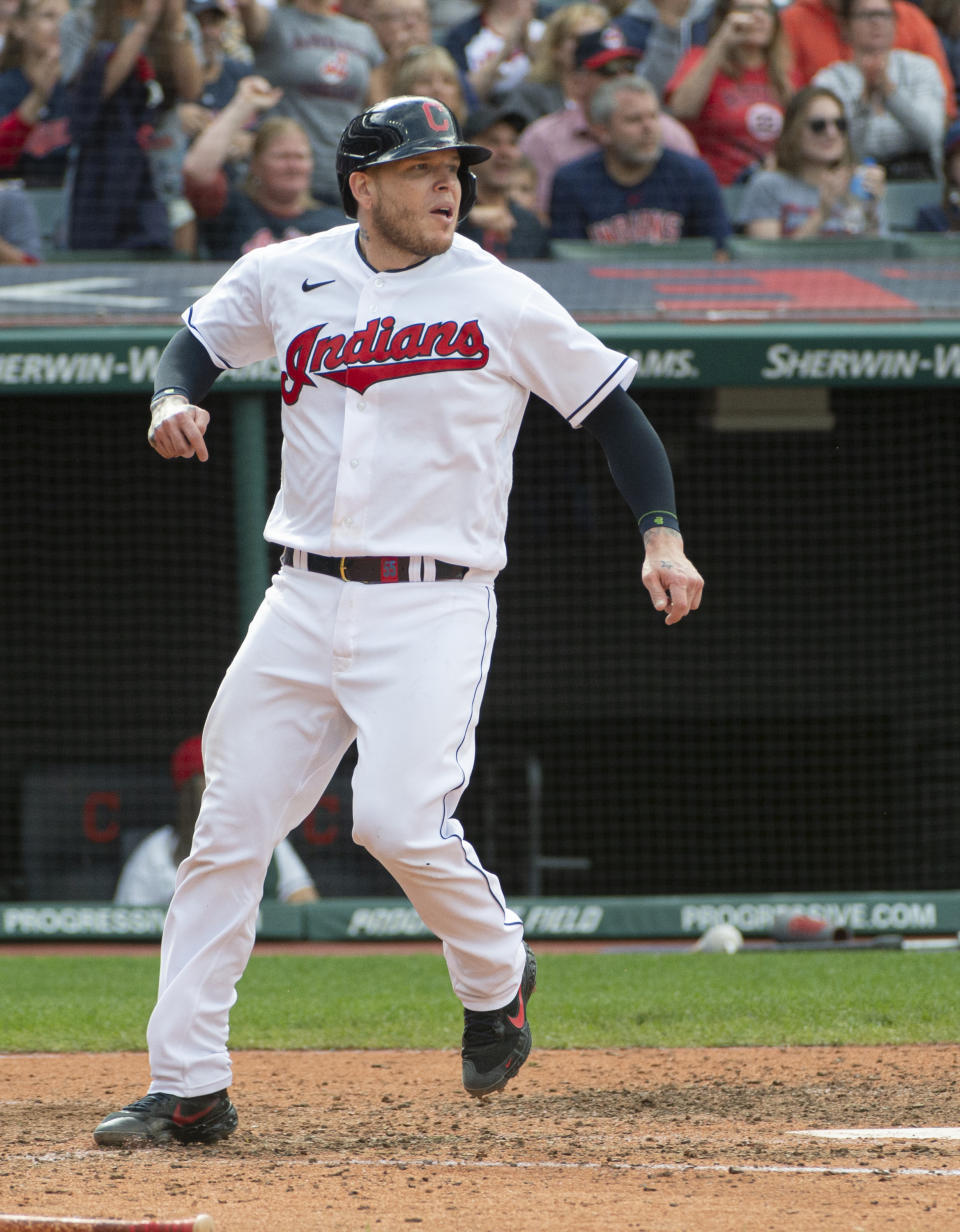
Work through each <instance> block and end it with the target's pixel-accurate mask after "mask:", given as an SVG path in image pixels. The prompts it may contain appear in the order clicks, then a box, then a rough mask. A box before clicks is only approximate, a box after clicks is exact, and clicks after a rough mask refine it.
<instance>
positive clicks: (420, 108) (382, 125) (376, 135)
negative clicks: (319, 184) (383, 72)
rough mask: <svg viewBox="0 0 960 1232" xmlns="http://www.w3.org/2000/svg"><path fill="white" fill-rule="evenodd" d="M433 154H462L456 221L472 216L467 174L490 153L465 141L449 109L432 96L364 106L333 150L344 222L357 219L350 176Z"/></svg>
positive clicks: (473, 184)
mask: <svg viewBox="0 0 960 1232" xmlns="http://www.w3.org/2000/svg"><path fill="white" fill-rule="evenodd" d="M434 150H458V151H459V153H460V170H459V171H458V172H457V178H458V179H459V180H460V187H461V189H462V192H461V194H460V214H459V217H460V218H465V217H466V215H467V214H469V213H470V211H471V209H472V208H473V205H474V203H475V201H476V199H477V181H476V178H475V176H474V174H473V172H472V171H471V170H470V166H471V164H472V163H482V162H484V161H485V160H486V159H488V158H489V157H490V151H489V150H488V149H486V147H485V146H482V145H470V143H469V142H467V141H464V139H463V135H462V134H461V132H460V125H459V124H458V123H457V118H456V116H455V115H454V114H453V112H452V111H451V110H450V109H449V107H445V106H444V105H443V103H440V102H437V100H436V99H435V98H424V97H421V96H420V95H414V94H410V95H399V96H398V97H396V98H385V99H384V100H383V102H382V103H376V104H375V105H374V106H373V107H368V108H367V110H366V111H363V112H361V113H360V115H358V116H354V118H353V119H352V120H351V121H350V123H349V124H348V125H347V127H346V128H345V129H344V130H343V132H342V134H341V135H340V144H339V145H338V146H337V183H338V184H339V185H340V197H341V200H342V201H343V208H344V211H345V213H346V215H347V217H348V218H356V216H357V202H356V200H355V198H354V195H353V193H352V192H351V191H350V176H351V174H352V173H353V172H354V171H363V170H364V168H366V167H377V166H379V165H380V164H381V163H392V162H397V161H398V160H399V159H401V158H413V157H415V156H416V155H417V154H430V153H432V152H433V151H434Z"/></svg>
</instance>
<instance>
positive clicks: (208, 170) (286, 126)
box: [183, 74, 347, 261]
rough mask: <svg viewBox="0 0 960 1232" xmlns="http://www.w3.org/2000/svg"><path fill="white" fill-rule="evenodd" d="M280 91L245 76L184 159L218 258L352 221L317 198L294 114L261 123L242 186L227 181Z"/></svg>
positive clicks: (306, 141) (203, 228)
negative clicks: (234, 159) (245, 136)
mask: <svg viewBox="0 0 960 1232" xmlns="http://www.w3.org/2000/svg"><path fill="white" fill-rule="evenodd" d="M280 93H281V92H280V90H279V88H275V87H272V86H271V85H270V83H269V82H268V81H267V80H266V79H265V78H264V77H260V76H257V75H256V74H254V75H251V76H249V77H244V78H243V80H242V81H241V82H240V84H239V86H238V87H237V92H236V94H235V95H234V96H233V98H232V99H231V100H230V102H229V103H228V104H227V105H226V107H224V109H223V111H221V112H220V113H219V114H218V115H217V116H216V117H215V118H214V119H213V120H212V121H211V123H210V124H209V125H208V126H207V127H206V128H205V129H204V130H203V132H202V133H201V134H200V136H199V137H198V138H197V139H196V141H194V143H193V145H192V146H191V147H190V149H189V151H188V152H187V156H186V158H185V159H184V163H183V176H184V187H185V190H186V193H187V197H188V198H189V200H190V203H191V204H192V206H193V208H194V210H195V212H196V215H197V218H198V219H199V220H200V234H201V243H202V248H203V250H204V252H205V255H207V256H210V257H212V258H213V259H214V260H217V261H220V260H223V261H233V260H236V258H237V257H239V256H241V255H242V254H243V253H245V252H249V251H250V250H251V249H252V248H262V247H264V245H266V244H274V243H276V242H277V241H278V240H286V239H291V238H292V237H294V236H297V235H309V234H311V233H312V232H314V231H324V230H326V229H327V228H328V227H336V226H339V225H341V224H342V223H345V222H346V221H347V219H346V217H345V216H344V214H343V210H342V208H341V209H336V208H334V207H333V206H328V205H320V204H319V203H318V202H317V201H315V200H314V199H313V197H312V196H311V193H310V183H311V178H312V174H313V157H312V152H311V148H310V138H309V137H308V136H307V134H306V132H305V131H304V130H303V129H302V128H301V126H300V125H299V124H298V123H297V122H296V120H292V119H290V117H289V116H277V115H274V116H273V117H272V118H271V119H268V120H264V121H263V122H262V123H261V124H260V127H259V128H258V129H257V131H256V133H255V136H254V139H253V149H252V152H251V156H250V165H249V169H248V172H247V177H246V179H245V180H244V181H243V183H242V184H240V185H234V184H232V183H231V181H230V179H229V177H228V176H227V174H226V171H225V164H226V162H227V160H228V158H229V156H230V150H231V149H232V148H233V145H234V142H235V141H236V138H237V136H238V134H240V133H243V132H246V131H247V129H248V128H249V126H250V125H251V123H252V122H253V121H256V120H257V119H258V118H259V117H260V116H262V115H263V114H264V113H265V112H268V111H270V110H271V109H272V108H274V107H276V104H277V102H278V101H279V98H280Z"/></svg>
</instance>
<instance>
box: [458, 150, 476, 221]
mask: <svg viewBox="0 0 960 1232" xmlns="http://www.w3.org/2000/svg"><path fill="white" fill-rule="evenodd" d="M457 179H458V180H459V181H460V211H459V213H458V214H457V221H458V222H463V220H464V219H465V218H466V216H467V215H468V214H469V213H470V211H471V210H472V209H473V207H474V206H475V205H476V204H477V177H476V176H475V175H474V174H473V172H472V171H471V170H470V168H469V167H465V166H464V165H463V164H462V163H461V164H460V170H459V171H458V172H457Z"/></svg>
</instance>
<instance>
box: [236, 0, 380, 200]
mask: <svg viewBox="0 0 960 1232" xmlns="http://www.w3.org/2000/svg"><path fill="white" fill-rule="evenodd" d="M237 7H238V8H239V11H240V16H241V17H242V19H243V27H244V31H245V33H246V37H247V42H248V43H249V44H250V46H251V47H252V48H253V52H254V68H255V69H256V71H257V72H258V73H259V74H260V76H262V77H265V78H266V79H267V81H269V82H270V84H271V85H274V86H279V87H280V88H281V89H282V90H283V95H282V97H281V98H280V101H279V103H278V104H277V114H278V115H285V116H289V117H290V118H291V119H294V120H296V121H297V122H298V123H299V124H300V126H301V127H302V128H303V129H304V130H305V132H307V134H308V135H309V137H310V145H311V148H312V151H313V195H314V196H315V197H316V198H317V200H319V201H322V202H324V203H325V204H327V205H333V206H337V207H339V205H340V190H339V187H338V185H337V172H336V151H337V143H338V141H339V140H340V134H341V132H342V131H343V129H344V128H345V127H346V125H347V123H348V122H349V121H350V120H352V119H353V117H354V116H355V115H356V114H357V112H358V111H362V110H363V108H364V107H365V106H366V105H367V101H368V98H369V93H370V72H371V69H373V68H374V66H375V65H377V64H379V63H380V62H381V60H383V58H384V57H383V51H382V50H381V48H380V44H379V43H378V42H377V36H376V35H375V34H374V32H373V30H372V29H371V27H370V26H369V25H366V24H365V23H363V22H359V21H354V20H353V19H352V18H350V17H344V16H343V15H342V14H341V13H338V12H337V11H336V8H335V4H334V0H291V2H290V3H289V4H283V5H278V6H277V7H276V8H267V7H266V6H265V5H263V4H260V3H258V0H237Z"/></svg>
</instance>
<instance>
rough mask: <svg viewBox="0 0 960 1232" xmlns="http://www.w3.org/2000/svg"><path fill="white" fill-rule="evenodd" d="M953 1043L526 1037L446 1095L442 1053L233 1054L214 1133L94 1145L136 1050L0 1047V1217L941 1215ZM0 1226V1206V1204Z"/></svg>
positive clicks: (947, 1206) (375, 1227) (846, 1221)
mask: <svg viewBox="0 0 960 1232" xmlns="http://www.w3.org/2000/svg"><path fill="white" fill-rule="evenodd" d="M957 1053H958V1050H957V1049H956V1048H955V1047H953V1046H948V1045H936V1046H931V1047H921V1046H910V1047H893V1046H891V1047H869V1048H841V1047H829V1048H823V1047H798V1048H711V1049H694V1048H690V1049H659V1048H646V1049H609V1050H608V1049H603V1050H601V1049H597V1050H585V1051H574V1050H559V1049H556V1050H554V1049H537V1050H535V1051H534V1053H533V1054H532V1055H531V1058H530V1060H529V1061H528V1062H527V1064H526V1066H525V1067H524V1069H523V1071H522V1072H521V1073H520V1074H519V1075H518V1076H517V1077H516V1079H515V1080H514V1081H513V1082H512V1083H511V1084H510V1085H509V1086H508V1088H507V1089H506V1091H504V1092H503V1093H502V1094H500V1095H497V1096H494V1097H491V1098H488V1099H485V1100H471V1099H469V1098H467V1097H466V1096H465V1095H464V1094H463V1091H462V1089H461V1088H460V1084H459V1057H458V1055H457V1051H456V1049H453V1048H451V1049H446V1050H441V1051H423V1052H420V1051H413V1050H410V1051H403V1052H387V1051H363V1052H360V1051H349V1052H339V1051H338V1052H307V1051H304V1052H253V1051H251V1052H237V1053H236V1054H235V1055H234V1084H233V1088H232V1094H233V1098H234V1101H235V1102H236V1104H237V1107H238V1109H239V1112H240V1127H239V1129H238V1131H237V1132H236V1134H234V1135H233V1137H231V1138H229V1139H227V1140H226V1141H225V1142H222V1143H218V1144H216V1145H215V1146H211V1147H182V1146H177V1145H170V1146H165V1147H160V1148H153V1149H146V1150H126V1151H118V1150H100V1149H98V1148H96V1147H95V1146H94V1144H93V1139H92V1136H91V1130H92V1128H93V1126H94V1125H96V1124H97V1122H98V1121H99V1120H100V1119H101V1118H102V1116H103V1115H104V1114H105V1113H106V1112H107V1111H110V1110H111V1109H112V1108H116V1107H119V1106H120V1105H121V1104H122V1103H125V1102H128V1101H129V1100H130V1099H132V1098H134V1097H136V1096H137V1095H139V1094H141V1093H142V1091H143V1089H144V1088H145V1083H146V1057H145V1055H144V1054H142V1053H120V1054H98V1055H90V1054H79V1055H71V1056H63V1055H53V1054H32V1055H0V1215H2V1214H8V1215H9V1214H17V1215H24V1214H31V1215H37V1216H40V1215H43V1216H53V1215H56V1216H61V1217H67V1216H73V1217H86V1218H88V1219H89V1218H94V1217H96V1218H120V1219H124V1220H128V1221H130V1222H133V1221H137V1220H145V1219H155V1220H167V1221H174V1220H179V1219H183V1218H184V1217H186V1216H190V1215H192V1214H194V1213H196V1212H197V1211H203V1212H208V1213H209V1214H210V1215H211V1216H212V1218H213V1220H214V1223H215V1228H216V1232H271V1230H272V1229H284V1230H289V1232H300V1230H301V1229H302V1230H304V1232H313V1230H314V1229H316V1230H318V1232H319V1230H321V1229H322V1230H323V1232H327V1230H329V1229H335V1230H338V1232H340V1230H342V1232H401V1230H403V1232H407V1230H409V1228H411V1227H416V1228H417V1229H419V1230H420V1232H451V1230H455V1232H488V1230H489V1232H494V1230H496V1232H499V1230H500V1229H502V1228H504V1227H509V1228H510V1229H511V1232H574V1230H576V1232H581V1230H582V1229H594V1228H596V1229H600V1228H602V1229H604V1232H609V1229H611V1228H615V1229H617V1232H620V1230H621V1229H639V1230H642V1232H761V1230H763V1232H780V1230H781V1229H789V1230H790V1232H819V1230H821V1229H825V1228H829V1229H831V1232H832V1230H833V1229H842V1230H849V1232H854V1230H855V1229H866V1230H869V1232H873V1230H874V1229H876V1230H877V1232H879V1229H890V1228H896V1229H898V1232H915V1230H917V1229H922V1230H924V1232H925V1230H926V1229H930V1230H931V1232H932V1230H933V1229H937V1232H940V1230H942V1229H949V1228H960V1185H958V1183H957V1182H958V1178H960V1155H958V1151H957V1146H956V1143H957V1140H958V1138H960V1127H958V1126H956V1125H952V1124H951V1122H952V1121H954V1122H955V1121H957V1120H958V1118H957V1116H956V1115H955V1113H956V1092H957V1086H958V1083H957V1079H958V1076H960V1075H958V1069H960V1060H958V1055H957ZM0 1228H2V1220H0Z"/></svg>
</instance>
